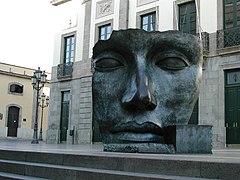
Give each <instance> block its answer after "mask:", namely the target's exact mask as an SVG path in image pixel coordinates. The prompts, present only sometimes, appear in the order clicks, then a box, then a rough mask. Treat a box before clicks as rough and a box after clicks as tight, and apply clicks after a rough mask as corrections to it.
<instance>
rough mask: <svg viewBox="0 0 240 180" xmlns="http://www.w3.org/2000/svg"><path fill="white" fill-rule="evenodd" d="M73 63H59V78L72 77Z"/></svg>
mask: <svg viewBox="0 0 240 180" xmlns="http://www.w3.org/2000/svg"><path fill="white" fill-rule="evenodd" d="M72 72H73V63H65V64H59V65H58V68H57V78H65V77H72Z"/></svg>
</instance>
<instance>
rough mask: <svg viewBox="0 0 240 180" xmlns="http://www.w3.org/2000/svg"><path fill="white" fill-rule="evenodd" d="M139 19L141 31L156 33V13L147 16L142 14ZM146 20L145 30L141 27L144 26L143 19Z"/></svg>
mask: <svg viewBox="0 0 240 180" xmlns="http://www.w3.org/2000/svg"><path fill="white" fill-rule="evenodd" d="M140 17H141V29H143V30H145V31H147V32H152V31H156V11H154V12H150V13H147V14H143V15H141V16H140ZM145 17H146V18H147V23H146V25H147V30H146V29H144V28H143V27H144V26H145V25H144V24H143V21H144V18H145ZM151 27H153V30H151Z"/></svg>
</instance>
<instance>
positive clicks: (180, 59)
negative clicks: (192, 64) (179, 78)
mask: <svg viewBox="0 0 240 180" xmlns="http://www.w3.org/2000/svg"><path fill="white" fill-rule="evenodd" d="M155 64H156V65H157V66H158V67H160V68H161V69H164V70H170V71H178V70H182V69H185V68H186V67H188V66H189V62H188V60H187V58H186V57H185V56H184V55H183V54H181V53H176V52H170V53H163V54H162V55H161V56H160V55H159V56H158V57H157V61H156V63H155Z"/></svg>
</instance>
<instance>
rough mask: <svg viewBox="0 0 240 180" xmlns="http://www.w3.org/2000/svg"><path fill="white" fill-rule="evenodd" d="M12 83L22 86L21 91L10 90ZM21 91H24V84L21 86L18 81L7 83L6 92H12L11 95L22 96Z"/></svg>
mask: <svg viewBox="0 0 240 180" xmlns="http://www.w3.org/2000/svg"><path fill="white" fill-rule="evenodd" d="M13 85H15V86H17V87H20V88H22V90H21V92H16V91H12V90H11V87H12V86H13ZM15 88H16V87H15ZM23 92H24V86H23V85H22V84H20V83H18V82H11V83H9V84H8V94H13V95H20V96H22V95H23Z"/></svg>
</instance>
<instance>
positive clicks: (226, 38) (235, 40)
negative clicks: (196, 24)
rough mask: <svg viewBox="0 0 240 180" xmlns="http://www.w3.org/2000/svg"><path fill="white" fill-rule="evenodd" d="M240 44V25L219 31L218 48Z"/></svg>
mask: <svg viewBox="0 0 240 180" xmlns="http://www.w3.org/2000/svg"><path fill="white" fill-rule="evenodd" d="M237 45H240V27H236V28H231V29H223V30H218V31H217V49H222V48H226V47H232V46H237Z"/></svg>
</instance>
